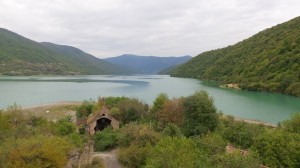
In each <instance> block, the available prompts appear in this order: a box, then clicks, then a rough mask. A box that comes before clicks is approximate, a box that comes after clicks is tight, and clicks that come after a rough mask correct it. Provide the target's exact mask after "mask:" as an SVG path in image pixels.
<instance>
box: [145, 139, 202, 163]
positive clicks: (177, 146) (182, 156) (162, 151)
mask: <svg viewBox="0 0 300 168" xmlns="http://www.w3.org/2000/svg"><path fill="white" fill-rule="evenodd" d="M198 160H199V157H198V151H197V149H196V144H195V143H194V142H193V141H192V140H190V139H187V138H177V137H173V138H171V137H166V138H163V139H161V140H160V141H159V142H158V143H157V144H156V146H155V147H154V148H153V150H152V152H151V155H150V156H149V158H148V159H147V161H146V166H145V167H146V168H156V167H169V168H175V167H185V168H194V167H197V165H198V163H197V162H198Z"/></svg>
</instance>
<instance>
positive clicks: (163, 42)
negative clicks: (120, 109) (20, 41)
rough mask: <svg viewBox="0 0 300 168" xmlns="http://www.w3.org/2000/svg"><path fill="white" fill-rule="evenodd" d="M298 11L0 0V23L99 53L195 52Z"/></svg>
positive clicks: (289, 6)
mask: <svg viewBox="0 0 300 168" xmlns="http://www.w3.org/2000/svg"><path fill="white" fill-rule="evenodd" d="M297 16H300V0H0V27H2V28H6V29H9V30H11V31H14V32H16V33H18V34H20V35H23V36H25V37H27V38H30V39H33V40H35V41H39V42H41V41H47V42H52V43H56V44H64V45H70V46H74V47H78V48H80V49H82V50H84V51H86V52H88V53H91V54H93V55H95V56H97V57H100V58H105V57H111V56H118V55H122V54H125V53H130V54H137V55H155V56H181V55H192V56H195V55H197V54H199V53H201V52H204V51H207V50H211V49H216V48H221V47H225V46H228V45H231V44H234V43H236V42H238V41H241V40H243V39H245V38H247V37H250V36H251V35H254V34H256V33H258V32H259V31H261V30H264V29H266V28H269V27H271V26H275V25H277V24H279V23H282V22H285V21H288V20H290V19H292V18H294V17H297Z"/></svg>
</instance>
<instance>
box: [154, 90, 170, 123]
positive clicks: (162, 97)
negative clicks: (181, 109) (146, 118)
mask: <svg viewBox="0 0 300 168" xmlns="http://www.w3.org/2000/svg"><path fill="white" fill-rule="evenodd" d="M168 100H169V97H168V95H167V94H166V93H160V94H159V95H158V96H157V97H156V98H155V100H154V102H153V106H152V108H151V110H150V113H151V116H152V118H155V117H156V113H157V112H158V111H159V110H161V109H162V108H163V107H164V104H165V102H166V101H168Z"/></svg>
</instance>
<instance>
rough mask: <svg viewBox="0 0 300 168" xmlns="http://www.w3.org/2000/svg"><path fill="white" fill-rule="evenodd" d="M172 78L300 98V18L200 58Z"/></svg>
mask: <svg viewBox="0 0 300 168" xmlns="http://www.w3.org/2000/svg"><path fill="white" fill-rule="evenodd" d="M171 76H177V77H191V78H198V79H209V80H216V81H221V82H223V83H236V84H239V85H240V87H242V88H243V89H247V90H255V91H269V92H278V93H284V94H290V95H294V96H298V97H300V17H297V18H295V19H292V20H290V21H288V22H285V23H282V24H279V25H277V26H274V27H272V28H269V29H266V30H264V31H261V32H260V33H258V34H256V35H254V36H252V37H250V38H248V39H246V40H243V41H241V42H239V43H237V44H235V45H232V46H228V47H226V48H222V49H217V50H212V51H208V52H204V53H202V54H199V55H198V56H196V57H194V58H193V59H191V60H190V61H189V62H187V63H186V64H184V65H182V66H180V67H178V68H176V69H175V70H173V71H172V72H171Z"/></svg>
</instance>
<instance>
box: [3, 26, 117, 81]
mask: <svg viewBox="0 0 300 168" xmlns="http://www.w3.org/2000/svg"><path fill="white" fill-rule="evenodd" d="M0 65H1V66H0V74H3V75H71V74H112V73H120V72H122V70H120V68H119V67H117V66H116V65H113V64H111V63H108V62H106V61H104V60H101V59H98V58H96V57H94V56H92V55H90V54H87V53H85V52H83V51H81V50H79V49H77V48H74V47H69V46H61V45H55V44H51V43H38V42H35V41H32V40H30V39H27V38H25V37H22V36H20V35H18V34H16V33H13V32H11V31H8V30H6V29H1V28H0Z"/></svg>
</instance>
